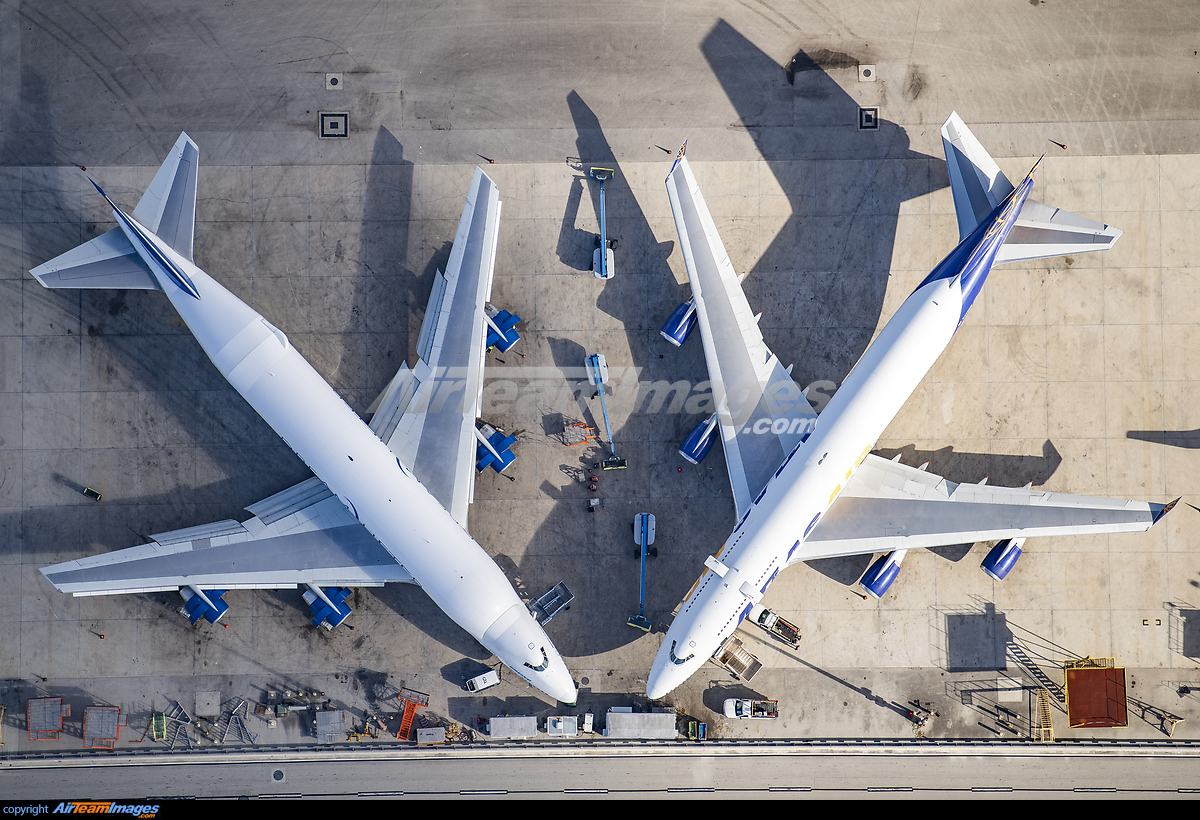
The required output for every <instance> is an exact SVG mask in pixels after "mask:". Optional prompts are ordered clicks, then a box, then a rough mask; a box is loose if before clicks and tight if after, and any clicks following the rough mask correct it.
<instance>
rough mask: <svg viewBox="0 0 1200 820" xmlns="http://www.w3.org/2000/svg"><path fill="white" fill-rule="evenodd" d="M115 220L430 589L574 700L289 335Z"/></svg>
mask: <svg viewBox="0 0 1200 820" xmlns="http://www.w3.org/2000/svg"><path fill="white" fill-rule="evenodd" d="M114 215H115V216H116V217H117V220H118V223H119V224H120V225H121V227H122V229H123V230H124V231H125V233H126V235H127V236H128V237H129V239H130V241H131V242H132V243H133V245H134V247H135V248H136V249H137V250H138V252H139V255H140V256H141V257H142V259H143V261H145V262H146V264H147V265H148V266H149V267H150V268H151V270H152V271H153V273H154V275H155V277H156V279H157V281H158V282H159V285H160V287H161V288H162V290H163V291H164V292H165V293H166V294H167V296H168V298H170V300H171V303H172V304H173V305H174V307H175V309H176V310H177V311H178V312H179V315H180V317H182V319H183V321H184V322H185V323H186V324H187V326H188V328H189V329H190V330H191V331H192V333H193V334H194V335H195V337H196V340H197V341H198V342H199V343H200V346H201V347H202V348H203V349H204V352H205V353H207V354H208V357H209V358H210V359H211V360H212V362H213V364H214V365H216V367H217V369H218V370H220V371H221V374H222V375H223V376H225V378H226V379H228V380H229V383H230V384H231V385H233V387H234V388H235V389H236V390H237V391H238V393H240V394H241V395H242V397H243V398H245V399H246V401H247V402H248V403H249V404H250V406H251V407H253V408H254V410H255V411H256V412H257V413H258V414H259V415H260V416H261V417H262V418H263V420H264V421H266V422H267V424H269V425H270V426H271V428H272V429H274V430H275V432H276V433H278V434H279V435H280V437H281V438H283V440H284V442H285V443H287V444H288V446H289V447H291V448H292V450H294V451H295V452H296V454H297V455H298V456H300V458H301V459H302V460H303V461H304V463H305V464H307V465H308V466H309V468H311V469H312V471H313V472H314V473H315V474H316V475H317V476H319V477H320V478H321V480H322V481H324V482H325V484H326V486H328V487H329V489H330V490H332V491H333V492H334V493H336V494H337V496H338V497H339V498H340V499H341V501H342V503H343V504H345V505H346V507H347V509H349V510H350V511H351V512H352V513H353V514H354V516H355V517H356V518H357V519H358V520H359V521H360V522H361V523H362V525H363V526H364V527H365V528H366V529H367V531H369V532H370V533H371V534H372V535H373V536H374V537H375V538H376V539H377V540H378V541H379V543H380V544H382V545H383V547H384V548H385V549H386V550H387V551H388V552H389V553H391V555H392V556H393V557H395V559H396V560H397V561H399V562H400V564H401V565H402V566H403V567H404V568H405V569H406V570H407V571H408V572H409V573H410V574H411V575H412V576H413V578H415V579H416V580H417V583H418V584H419V585H420V586H421V588H422V589H423V590H424V591H425V592H426V594H428V595H429V597H430V598H432V599H433V601H434V602H435V603H436V604H437V605H438V606H439V607H440V608H441V609H442V611H444V612H445V613H446V614H447V615H449V616H450V617H451V618H452V619H453V620H454V621H455V622H456V623H458V624H459V625H460V626H461V627H462V628H463V629H465V630H466V631H467V632H469V633H470V634H471V635H472V637H474V638H475V639H476V640H477V641H479V642H480V643H481V644H482V645H483V646H484V647H486V648H487V649H488V650H489V651H491V652H492V653H494V654H495V655H496V657H498V658H499V659H500V660H501V661H502V662H503V663H504V664H505V665H507V666H508V667H509V668H511V669H513V671H515V672H516V673H517V674H519V675H520V676H521V677H522V678H524V679H525V680H527V681H529V682H530V683H531V684H532V685H534V686H536V687H537V688H539V689H541V690H542V691H544V692H546V693H547V694H549V695H551V696H553V697H555V698H557V699H558V700H560V701H563V702H566V703H573V702H574V701H575V697H576V689H575V684H574V681H573V680H572V678H571V674H570V672H569V671H568V670H567V667H566V664H565V663H564V661H563V660H562V657H561V656H560V655H559V653H558V651H557V650H556V649H555V648H554V645H553V643H552V642H551V641H550V639H549V637H548V636H547V635H546V633H545V631H544V630H543V629H542V627H541V625H540V624H538V622H537V621H536V620H535V619H534V617H533V616H532V615H531V614H530V612H529V610H528V609H527V608H526V607H525V605H524V604H523V603H522V602H521V599H520V598H519V597H518V596H517V594H516V591H515V590H514V589H513V587H512V584H511V583H510V582H509V580H508V578H507V577H505V575H504V573H503V572H501V571H500V568H499V567H497V566H496V563H495V562H494V561H493V560H492V559H491V558H490V557H489V556H488V555H487V553H486V552H484V550H483V549H482V548H481V547H480V546H479V545H478V544H477V543H476V542H475V540H474V539H473V538H472V537H471V536H470V534H469V533H467V532H466V530H464V529H463V527H462V526H460V525H459V524H458V522H457V521H455V520H454V519H453V517H452V516H451V515H450V513H449V512H448V511H447V510H446V509H445V508H444V507H443V506H442V505H441V504H440V503H439V502H438V501H437V499H435V498H434V497H433V495H431V494H430V493H429V492H428V491H427V490H426V489H425V487H424V486H422V484H421V482H420V481H418V480H417V479H416V477H415V476H413V474H412V473H411V472H409V470H408V469H407V468H405V467H404V466H403V465H402V464H401V463H400V460H399V459H398V458H397V457H396V456H395V455H394V454H393V453H392V452H391V450H389V449H388V447H387V446H386V445H385V444H384V443H383V442H382V441H380V440H379V438H378V437H377V436H376V435H375V434H374V433H373V432H372V431H371V429H370V428H369V427H368V426H367V425H366V424H365V423H364V422H363V421H362V419H360V418H359V417H358V415H357V414H356V413H355V412H354V411H353V410H351V409H350V407H349V405H347V404H346V403H345V401H343V400H342V398H341V397H340V396H339V395H338V394H337V393H336V392H335V391H334V390H333V388H331V387H330V386H329V384H328V383H327V382H326V381H325V379H323V378H322V377H321V375H320V374H319V373H317V371H316V370H314V369H313V368H312V366H311V365H310V364H309V363H308V362H307V361H306V360H305V358H304V357H303V356H302V355H301V354H300V353H299V351H297V350H296V349H295V348H294V347H292V346H291V344H290V343H289V342H288V339H287V337H286V336H285V335H284V334H283V333H282V332H280V331H279V330H278V329H277V328H275V327H274V326H272V325H271V324H270V323H269V322H267V320H266V319H264V318H263V317H262V316H261V315H260V314H259V313H257V312H256V311H255V310H253V309H252V308H251V307H250V306H249V305H247V304H245V303H244V302H243V301H242V300H241V299H239V298H238V297H237V296H235V295H234V294H232V293H230V292H229V291H228V290H226V289H225V288H224V287H223V286H222V285H220V284H219V283H218V282H216V281H215V280H214V279H212V277H210V276H209V275H208V274H206V273H205V272H204V271H202V270H201V269H200V268H198V267H197V266H196V265H195V264H193V263H192V262H190V261H189V260H187V259H185V258H183V257H182V256H181V255H179V254H178V253H176V252H175V251H174V250H172V249H171V248H170V247H169V246H167V245H166V244H165V243H163V242H161V241H160V240H158V239H157V237H155V236H154V235H153V234H152V233H151V232H149V231H147V230H146V229H145V228H144V227H141V226H139V225H138V224H137V223H136V221H134V220H133V219H132V218H131V217H129V216H127V215H126V214H124V213H123V212H120V211H119V209H116V208H115V206H114ZM139 228H140V230H139ZM147 244H149V245H150V246H151V248H150V250H147V249H146V245H147ZM172 268H174V270H172ZM189 286H190V287H189Z"/></svg>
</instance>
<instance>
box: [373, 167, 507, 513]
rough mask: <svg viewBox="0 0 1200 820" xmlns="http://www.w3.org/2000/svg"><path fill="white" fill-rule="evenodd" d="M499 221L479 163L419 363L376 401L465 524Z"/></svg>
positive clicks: (383, 431) (389, 427) (428, 483)
mask: <svg viewBox="0 0 1200 820" xmlns="http://www.w3.org/2000/svg"><path fill="white" fill-rule="evenodd" d="M499 224H500V192H499V190H498V189H497V188H496V183H494V182H492V180H491V179H490V178H489V177H488V175H487V174H485V173H484V172H483V171H482V169H479V168H476V169H475V178H474V180H472V182H471V190H470V192H469V193H468V194H467V204H466V206H465V207H464V208H463V214H462V219H461V220H460V221H459V224H458V233H457V234H455V237H454V248H453V250H451V252H450V261H449V262H448V263H447V264H446V273H445V274H442V273H441V272H439V273H438V274H437V275H436V276H435V277H434V280H433V290H432V292H431V293H430V295H429V305H428V306H427V307H426V308H425V321H424V323H423V324H422V325H421V334H420V336H419V337H418V339H417V357H418V358H417V363H416V366H415V367H413V368H411V369H410V368H409V367H408V365H404V366H403V367H401V368H400V370H399V371H398V372H397V373H396V375H395V377H394V378H393V379H392V381H391V383H390V384H389V385H388V386H387V388H386V389H385V390H384V391H383V393H382V394H381V395H380V397H379V398H378V399H377V400H376V401H375V403H374V404H373V405H372V412H374V416H373V417H372V418H371V429H372V430H373V431H374V432H375V434H376V435H377V436H379V438H380V439H381V440H382V441H383V442H384V443H385V444H387V445H388V447H389V448H390V449H391V450H392V452H393V453H395V454H396V456H397V457H398V458H399V459H400V461H401V462H403V463H404V464H405V465H407V466H408V467H409V468H410V469H411V470H412V472H413V475H415V476H416V477H417V480H418V481H420V482H421V483H422V484H423V485H424V486H425V488H426V489H428V490H429V492H430V493H432V494H433V497H434V498H436V499H437V500H438V501H439V502H441V504H442V506H444V507H445V508H446V509H447V510H449V511H450V514H451V515H452V516H453V517H454V520H455V521H457V522H458V523H459V524H461V525H462V526H463V527H464V528H465V527H466V526H467V507H468V505H469V504H470V502H471V498H472V494H473V492H474V486H475V447H476V437H475V419H476V418H477V417H478V415H479V407H480V402H481V400H482V397H483V358H484V352H485V351H484V342H485V340H486V337H487V332H486V328H485V325H486V318H485V306H486V304H487V299H488V297H489V295H490V294H491V291H492V273H493V271H494V269H495V263H496V241H497V238H498V235H499V231H498V228H499Z"/></svg>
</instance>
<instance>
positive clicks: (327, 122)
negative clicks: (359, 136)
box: [317, 111, 350, 140]
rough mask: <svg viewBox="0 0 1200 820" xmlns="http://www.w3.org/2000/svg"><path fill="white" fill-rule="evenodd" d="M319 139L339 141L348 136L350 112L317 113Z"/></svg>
mask: <svg viewBox="0 0 1200 820" xmlns="http://www.w3.org/2000/svg"><path fill="white" fill-rule="evenodd" d="M317 117H318V120H319V133H320V136H321V139H323V140H327V139H340V138H343V137H348V136H350V112H348V111H318V112H317Z"/></svg>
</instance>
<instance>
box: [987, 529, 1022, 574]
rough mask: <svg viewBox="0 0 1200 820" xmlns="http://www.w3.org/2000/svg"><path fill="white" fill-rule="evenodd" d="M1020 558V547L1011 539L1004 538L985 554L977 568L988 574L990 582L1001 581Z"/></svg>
mask: <svg viewBox="0 0 1200 820" xmlns="http://www.w3.org/2000/svg"><path fill="white" fill-rule="evenodd" d="M1020 557H1021V545H1020V544H1019V543H1018V542H1016V541H1015V540H1014V539H1012V538H1006V539H1004V540H1003V541H1001V542H1000V543H999V544H997V545H996V546H994V547H992V551H991V552H989V553H988V554H987V558H984V559H983V563H981V564H980V565H979V568H980V569H981V570H983V571H984V572H985V573H987V574H988V576H989V577H990V578H992V580H995V581H1003V580H1004V579H1005V578H1006V577H1008V573H1010V572H1011V571H1012V568H1013V567H1014V566H1015V565H1016V563H1017V559H1018V558H1020Z"/></svg>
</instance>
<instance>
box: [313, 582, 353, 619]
mask: <svg viewBox="0 0 1200 820" xmlns="http://www.w3.org/2000/svg"><path fill="white" fill-rule="evenodd" d="M321 591H322V592H324V593H325V597H326V598H328V599H329V600H330V601H332V602H333V605H334V606H333V608H332V609H331V608H330V606H329V604H328V603H326V602H325V601H323V600H321V599H320V598H319V597H318V596H316V595H315V594H313V592H312V591H311V590H310V591H308V592H305V593H304V600H305V602H307V603H308V608H309V610H310V611H311V612H312V625H313V626H321V625H322V623H324V624H325V625H326V626H327V627H328V628H329V629H333V628H334V627H335V626H340V625H341V623H342V621H344V620H346V618H348V617H349V616H350V605H349V604H347V603H345V601H346V599H347V598H349V597H350V589H349V587H342V588H340V589H338V588H336V587H322V588H321Z"/></svg>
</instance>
